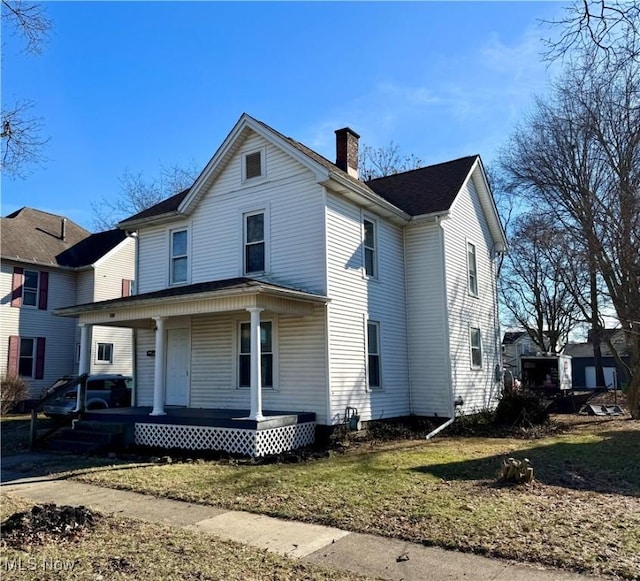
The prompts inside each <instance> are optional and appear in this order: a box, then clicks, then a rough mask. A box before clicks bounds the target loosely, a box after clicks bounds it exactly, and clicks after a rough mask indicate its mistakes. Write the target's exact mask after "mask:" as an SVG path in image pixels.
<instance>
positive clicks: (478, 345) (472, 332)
mask: <svg viewBox="0 0 640 581" xmlns="http://www.w3.org/2000/svg"><path fill="white" fill-rule="evenodd" d="M469 342H470V344H471V368H472V369H480V368H481V367H482V336H481V334H480V329H478V328H477V327H471V328H470V329H469Z"/></svg>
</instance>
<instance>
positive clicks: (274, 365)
mask: <svg viewBox="0 0 640 581" xmlns="http://www.w3.org/2000/svg"><path fill="white" fill-rule="evenodd" d="M263 323H271V352H270V353H269V354H270V355H271V370H272V378H271V383H272V384H273V385H263V386H262V389H263V390H265V389H266V390H269V391H278V390H279V381H278V377H279V365H278V319H277V317H276V316H275V315H274V316H272V317H268V318H265V319H261V320H260V326H261V327H262V324H263ZM242 325H251V321H250V320H248V319H246V318H244V317H243V318H239V319H237V320H236V324H235V335H236V337H235V341H234V345H235V349H234V351H235V355H234V361H235V364H234V366H235V389H239V390H250V389H251V385H240V356H241V355H249V356H251V353H248V354H247V353H242ZM260 355H261V356H264V355H265V353H263V352H262V349H260ZM249 369H251V366H249Z"/></svg>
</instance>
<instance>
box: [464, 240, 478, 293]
mask: <svg viewBox="0 0 640 581" xmlns="http://www.w3.org/2000/svg"><path fill="white" fill-rule="evenodd" d="M467 270H468V273H469V275H468V282H469V294H470V295H473V296H474V297H477V296H478V268H477V263H476V246H475V244H471V242H467Z"/></svg>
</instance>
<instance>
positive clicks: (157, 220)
mask: <svg viewBox="0 0 640 581" xmlns="http://www.w3.org/2000/svg"><path fill="white" fill-rule="evenodd" d="M178 217H185V216H184V214H182V213H181V212H179V211H178V210H172V211H171V212H166V213H164V214H158V215H156V216H148V217H147V218H139V219H138V220H124V221H122V222H118V223H117V224H116V227H117V228H120V230H133V229H136V228H140V227H141V226H149V225H153V224H164V223H165V222H170V221H171V220H173V219H175V218H178Z"/></svg>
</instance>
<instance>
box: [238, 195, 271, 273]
mask: <svg viewBox="0 0 640 581" xmlns="http://www.w3.org/2000/svg"><path fill="white" fill-rule="evenodd" d="M259 214H262V220H263V231H262V242H261V243H257V242H250V243H248V242H247V218H249V217H251V216H257V215H259ZM270 221H271V218H270V213H269V208H268V207H264V208H260V209H257V210H249V211H245V212H242V275H243V276H255V275H261V274H266V273H268V272H269V270H270V268H271V261H270V259H269V254H270V252H269V251H270V239H269V238H270V237H269V232H270ZM248 244H263V245H264V264H263V269H262V270H251V271H250V270H248V269H247V245H248Z"/></svg>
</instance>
